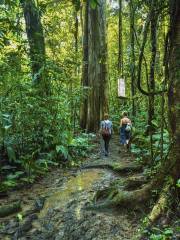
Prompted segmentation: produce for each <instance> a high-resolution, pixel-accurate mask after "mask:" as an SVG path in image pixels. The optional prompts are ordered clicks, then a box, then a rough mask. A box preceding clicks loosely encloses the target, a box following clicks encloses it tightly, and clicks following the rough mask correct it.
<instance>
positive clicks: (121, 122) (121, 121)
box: [120, 119, 123, 127]
mask: <svg viewBox="0 0 180 240" xmlns="http://www.w3.org/2000/svg"><path fill="white" fill-rule="evenodd" d="M122 124H123V120H122V119H121V120H120V127H122Z"/></svg>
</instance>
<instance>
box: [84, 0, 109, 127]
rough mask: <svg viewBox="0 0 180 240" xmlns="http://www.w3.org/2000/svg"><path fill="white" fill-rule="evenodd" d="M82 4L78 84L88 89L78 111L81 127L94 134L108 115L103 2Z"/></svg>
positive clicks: (101, 0)
mask: <svg viewBox="0 0 180 240" xmlns="http://www.w3.org/2000/svg"><path fill="white" fill-rule="evenodd" d="M86 4H87V6H86V9H87V10H86V14H85V17H86V18H85V22H84V44H83V45H84V46H83V62H84V63H85V64H84V65H83V72H82V85H83V87H88V88H89V90H88V97H87V98H86V97H85V99H84V101H83V104H82V108H81V127H82V128H86V129H87V131H88V132H96V131H97V130H98V129H99V122H100V119H102V116H103V114H104V113H105V112H108V100H107V99H108V97H107V95H108V86H107V44H106V18H105V6H106V1H103V0H100V1H98V5H97V6H96V8H95V9H92V8H91V7H90V4H89V1H87V3H86Z"/></svg>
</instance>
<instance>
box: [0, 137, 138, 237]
mask: <svg viewBox="0 0 180 240" xmlns="http://www.w3.org/2000/svg"><path fill="white" fill-rule="evenodd" d="M97 145H98V146H97V148H96V149H95V151H94V152H93V153H92V154H91V156H90V157H89V158H88V159H87V161H85V162H84V163H83V164H82V165H81V167H80V168H78V169H71V170H69V169H65V170H62V169H56V170H52V171H51V172H50V173H49V174H48V176H47V177H45V178H44V179H41V180H40V181H39V182H38V183H36V184H34V185H33V186H31V188H29V189H23V190H19V191H16V192H11V193H10V194H9V197H8V198H7V199H3V200H1V204H2V203H3V204H7V203H12V202H13V201H17V200H21V205H22V212H21V215H19V219H18V218H17V214H14V215H11V216H9V217H7V218H2V219H0V222H1V228H0V239H4V240H6V239H14V240H15V239H21V240H25V239H32V240H33V239H35V240H38V239H43V240H44V239H55V240H91V239H93V240H100V239H102V240H110V239H112V240H116V239H122V240H125V239H134V237H135V235H136V232H137V229H138V228H139V227H140V218H141V217H142V212H138V211H135V210H134V211H132V210H129V211H128V206H127V208H126V209H125V208H123V209H121V208H116V209H109V208H108V209H106V208H105V209H100V210H97V209H96V210H88V205H92V204H94V196H95V194H96V192H97V190H102V189H104V188H106V187H108V186H109V185H110V184H111V182H112V181H114V180H116V179H117V180H119V179H120V180H121V179H122V180H123V179H127V178H128V177H129V176H132V175H133V174H134V173H132V172H131V171H129V170H128V167H129V166H132V162H133V161H134V159H133V156H132V155H131V154H129V153H125V152H121V153H119V146H118V138H117V137H114V139H112V141H111V146H110V156H109V157H102V156H100V154H99V150H100V148H99V144H97ZM116 165H117V166H121V169H122V171H119V172H118V171H114V170H113V167H112V166H116ZM123 169H124V171H123ZM138 174H141V173H138V172H137V173H136V174H135V175H138ZM21 217H22V219H21Z"/></svg>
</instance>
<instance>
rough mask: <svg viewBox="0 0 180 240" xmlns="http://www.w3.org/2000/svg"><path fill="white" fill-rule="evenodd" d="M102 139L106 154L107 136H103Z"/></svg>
mask: <svg viewBox="0 0 180 240" xmlns="http://www.w3.org/2000/svg"><path fill="white" fill-rule="evenodd" d="M103 140H104V153H105V155H106V149H107V137H106V136H103Z"/></svg>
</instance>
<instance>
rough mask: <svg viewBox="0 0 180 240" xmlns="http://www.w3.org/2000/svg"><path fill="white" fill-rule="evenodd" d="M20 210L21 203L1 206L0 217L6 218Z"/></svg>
mask: <svg viewBox="0 0 180 240" xmlns="http://www.w3.org/2000/svg"><path fill="white" fill-rule="evenodd" d="M20 209H21V203H20V201H19V202H16V203H13V204H11V205H7V206H1V207H0V217H6V216H8V215H10V214H13V213H15V212H18V211H19V210H20Z"/></svg>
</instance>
